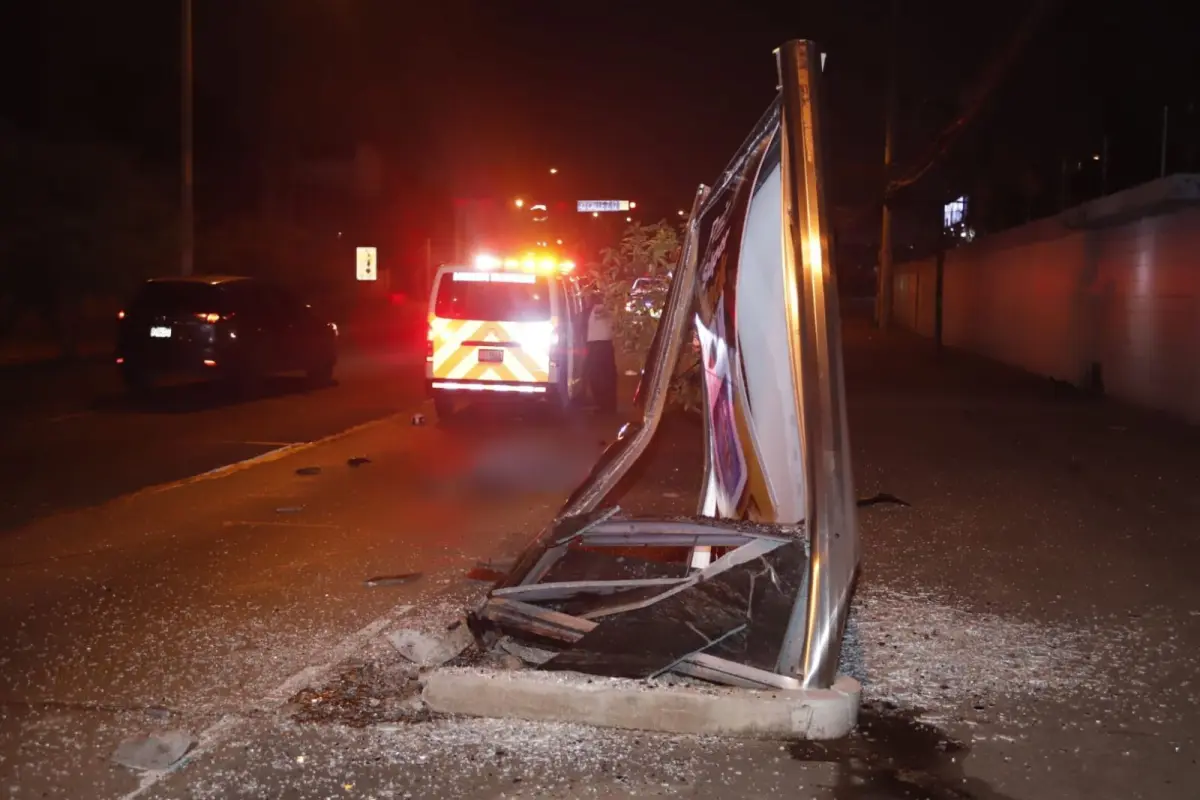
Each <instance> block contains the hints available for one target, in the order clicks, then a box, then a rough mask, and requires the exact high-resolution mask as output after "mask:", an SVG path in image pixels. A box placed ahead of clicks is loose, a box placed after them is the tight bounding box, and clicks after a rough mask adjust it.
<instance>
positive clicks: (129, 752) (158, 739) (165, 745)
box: [112, 731, 196, 772]
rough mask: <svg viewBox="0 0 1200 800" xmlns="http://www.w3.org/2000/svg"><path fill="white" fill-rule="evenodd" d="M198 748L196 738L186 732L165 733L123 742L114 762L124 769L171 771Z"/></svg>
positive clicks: (113, 756) (113, 757) (114, 756)
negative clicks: (190, 752)
mask: <svg viewBox="0 0 1200 800" xmlns="http://www.w3.org/2000/svg"><path fill="white" fill-rule="evenodd" d="M195 746H196V737H194V736H192V735H191V734H190V733H187V732H186V731H165V732H163V733H158V734H154V735H152V736H141V737H138V738H136V739H127V740H125V741H124V742H121V744H120V746H118V747H117V749H116V751H115V752H114V753H113V755H112V760H113V761H114V762H115V763H117V764H120V765H121V766H123V767H129V768H130V769H136V770H142V771H145V772H161V771H163V770H166V769H170V768H171V767H172V766H173V765H174V764H176V763H178V762H179V760H180V759H181V758H183V757H184V756H185V755H187V753H188V751H189V750H191V749H192V748H193V747H195Z"/></svg>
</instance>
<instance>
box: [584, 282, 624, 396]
mask: <svg viewBox="0 0 1200 800" xmlns="http://www.w3.org/2000/svg"><path fill="white" fill-rule="evenodd" d="M584 374H585V375H586V376H587V384H588V390H589V391H590V392H591V394H592V401H593V402H594V403H595V404H596V406H597V407H598V408H599V410H600V411H602V412H610V411H616V410H617V357H616V353H615V352H614V350H613V319H612V312H611V311H609V310H608V308H607V307H606V306H605V305H604V299H603V298H602V297H600V296H599V295H597V296H595V297H594V298H593V301H592V310H591V312H589V313H588V320H587V354H586V355H585V356H584Z"/></svg>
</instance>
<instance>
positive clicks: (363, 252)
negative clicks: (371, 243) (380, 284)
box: [354, 247, 379, 281]
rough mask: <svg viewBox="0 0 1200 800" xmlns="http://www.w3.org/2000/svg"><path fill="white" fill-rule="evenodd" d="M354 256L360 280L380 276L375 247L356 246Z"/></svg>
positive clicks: (373, 278) (356, 271) (371, 279)
mask: <svg viewBox="0 0 1200 800" xmlns="http://www.w3.org/2000/svg"><path fill="white" fill-rule="evenodd" d="M354 256H355V258H354V261H355V273H356V275H357V277H358V279H359V280H360V281H373V280H375V279H377V278H378V277H379V275H378V269H377V267H378V261H377V259H376V257H375V248H374V247H356V248H355V249H354Z"/></svg>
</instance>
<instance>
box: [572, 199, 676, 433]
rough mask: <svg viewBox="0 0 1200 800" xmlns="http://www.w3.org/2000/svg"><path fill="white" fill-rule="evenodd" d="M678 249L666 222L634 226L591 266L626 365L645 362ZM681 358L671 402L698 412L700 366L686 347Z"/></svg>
mask: <svg viewBox="0 0 1200 800" xmlns="http://www.w3.org/2000/svg"><path fill="white" fill-rule="evenodd" d="M680 244H681V243H680V238H679V231H678V229H677V228H676V227H675V226H674V225H671V224H669V223H667V222H666V221H665V220H663V221H660V222H656V223H654V224H651V225H639V224H637V223H634V224H632V225H630V226H629V227H627V228H626V229H625V232H624V233H623V234H622V236H621V240H620V242H619V243H618V244H617V245H616V246H614V247H609V248H606V249H605V250H603V251H602V252H601V254H600V261H599V262H598V263H596V264H593V265H591V268H590V273H591V276H592V278H593V280H594V281H595V285H596V289H597V290H598V291H599V292H600V295H601V300H602V302H603V303H604V305H605V306H607V308H608V309H609V311H610V312H612V315H613V322H614V327H615V330H614V331H613V333H614V335H615V339H616V345H617V348H618V351H619V352H620V354H621V355H622V356H623V360H624V361H626V363H629V364H631V365H636V366H637V367H639V368H640V367H641V366H642V365H643V364H645V362H646V357H647V355H648V354H649V352H650V345H651V343H652V342H653V340H654V331H655V330H656V329H657V327H658V325H659V322H660V321H661V318H662V311H663V307H664V305H665V303H666V299H667V292H668V290H669V289H670V279H671V277H672V275H673V274H674V268H675V265H676V264H677V263H678V261H679V255H680V250H681V247H680ZM640 279H644V280H642V282H641V283H640V284H639V285H638V292H637V294H636V295H634V294H633V289H634V283H635V282H637V281H639V280H640ZM683 356H684V357H683V358H681V359H680V365H679V369H677V370H676V374H675V375H674V376H673V377H672V385H671V392H670V402H672V403H673V404H674V405H676V406H678V407H681V408H683V409H685V410H694V409H696V408H699V407H700V381H699V364H700V361H699V357H698V355H697V351H696V350H695V349H694V348H693V347H692V346H690V345H685V348H684V354H683Z"/></svg>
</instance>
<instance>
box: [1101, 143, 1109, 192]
mask: <svg viewBox="0 0 1200 800" xmlns="http://www.w3.org/2000/svg"><path fill="white" fill-rule="evenodd" d="M1100 194H1101V195H1106V194H1108V134H1107V133H1106V134H1104V139H1103V140H1102V141H1101V143H1100Z"/></svg>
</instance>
